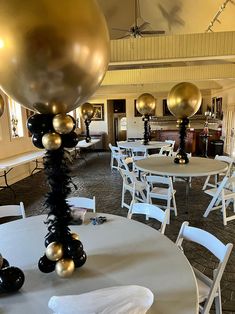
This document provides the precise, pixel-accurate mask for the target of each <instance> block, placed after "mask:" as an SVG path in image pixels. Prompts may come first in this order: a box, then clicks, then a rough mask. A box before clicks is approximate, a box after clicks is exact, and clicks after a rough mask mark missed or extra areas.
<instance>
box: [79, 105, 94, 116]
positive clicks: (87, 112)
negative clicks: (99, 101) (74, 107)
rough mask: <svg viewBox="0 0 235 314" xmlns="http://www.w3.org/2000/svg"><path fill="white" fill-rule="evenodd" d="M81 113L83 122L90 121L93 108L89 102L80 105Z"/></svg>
mask: <svg viewBox="0 0 235 314" xmlns="http://www.w3.org/2000/svg"><path fill="white" fill-rule="evenodd" d="M81 113H82V117H83V119H84V120H87V119H88V120H90V119H92V117H93V115H94V107H93V105H92V104H90V103H89V102H86V103H85V104H82V105H81Z"/></svg>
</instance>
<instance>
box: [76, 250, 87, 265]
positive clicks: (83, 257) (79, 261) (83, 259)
mask: <svg viewBox="0 0 235 314" xmlns="http://www.w3.org/2000/svg"><path fill="white" fill-rule="evenodd" d="M86 259H87V256H86V253H85V252H84V251H83V254H82V255H81V256H80V257H78V258H76V257H73V262H74V265H75V267H76V268H78V267H82V265H84V264H85V262H86Z"/></svg>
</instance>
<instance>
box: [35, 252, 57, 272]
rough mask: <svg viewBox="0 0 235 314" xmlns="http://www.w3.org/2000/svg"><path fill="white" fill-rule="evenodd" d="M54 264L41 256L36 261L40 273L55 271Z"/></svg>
mask: <svg viewBox="0 0 235 314" xmlns="http://www.w3.org/2000/svg"><path fill="white" fill-rule="evenodd" d="M55 264H56V262H53V261H50V260H49V259H48V258H47V257H46V255H43V256H42V257H41V258H40V259H39V261H38V268H39V269H40V270H41V272H42V273H51V272H52V271H54V270H55Z"/></svg>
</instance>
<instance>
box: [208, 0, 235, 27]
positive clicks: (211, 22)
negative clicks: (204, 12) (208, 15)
mask: <svg viewBox="0 0 235 314" xmlns="http://www.w3.org/2000/svg"><path fill="white" fill-rule="evenodd" d="M229 2H230V3H232V4H234V5H235V2H234V1H233V0H225V1H224V3H223V4H222V5H221V6H220V8H219V10H218V11H217V13H216V14H215V16H214V17H213V19H212V20H211V21H210V23H209V26H208V27H207V29H206V31H205V32H206V33H208V32H213V30H212V27H213V26H214V23H215V22H217V23H219V24H221V21H220V20H219V16H220V14H221V13H222V12H223V11H224V10H225V8H226V5H227V4H228V3H229Z"/></svg>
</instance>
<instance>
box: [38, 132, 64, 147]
mask: <svg viewBox="0 0 235 314" xmlns="http://www.w3.org/2000/svg"><path fill="white" fill-rule="evenodd" d="M61 143H62V140H61V137H60V135H59V134H58V133H46V134H44V135H43V137H42V145H43V146H44V147H45V148H46V149H48V150H56V149H58V148H60V146H61Z"/></svg>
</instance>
